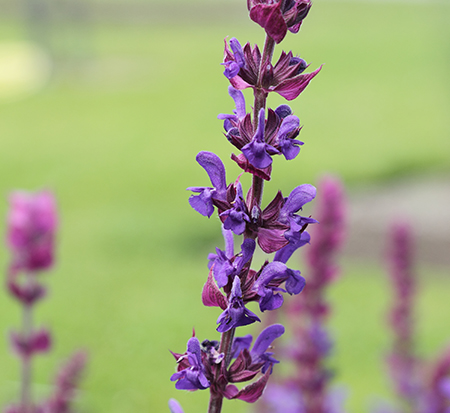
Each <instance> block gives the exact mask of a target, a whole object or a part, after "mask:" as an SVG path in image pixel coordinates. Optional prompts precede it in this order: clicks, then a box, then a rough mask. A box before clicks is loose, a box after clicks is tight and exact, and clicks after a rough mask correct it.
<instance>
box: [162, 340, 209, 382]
mask: <svg viewBox="0 0 450 413" xmlns="http://www.w3.org/2000/svg"><path fill="white" fill-rule="evenodd" d="M185 357H187V360H188V363H189V366H188V367H186V368H184V369H182V370H180V371H178V372H177V373H174V374H172V377H171V378H170V380H171V381H176V382H177V383H176V385H175V387H176V388H177V389H181V390H198V389H200V390H202V389H207V388H208V387H209V386H210V383H209V381H208V379H207V378H206V376H205V368H204V366H203V364H202V354H201V349H200V342H199V341H198V339H197V338H196V337H192V338H190V339H189V341H188V343H187V351H186V356H185Z"/></svg>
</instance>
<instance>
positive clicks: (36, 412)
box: [5, 191, 86, 413]
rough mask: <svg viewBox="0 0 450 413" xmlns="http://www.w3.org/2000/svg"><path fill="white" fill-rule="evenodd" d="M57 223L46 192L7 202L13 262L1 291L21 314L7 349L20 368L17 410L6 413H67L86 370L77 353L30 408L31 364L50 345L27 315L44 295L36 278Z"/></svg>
mask: <svg viewBox="0 0 450 413" xmlns="http://www.w3.org/2000/svg"><path fill="white" fill-rule="evenodd" d="M57 222H58V219H57V211H56V202H55V198H54V196H53V194H52V193H51V192H48V191H42V192H36V193H28V192H14V193H13V194H12V195H11V196H10V209H9V214H8V223H7V224H8V232H7V245H8V247H9V248H10V250H11V255H12V259H11V263H10V265H9V268H8V274H7V283H6V285H7V288H8V291H9V293H10V295H11V296H12V297H13V298H14V299H15V300H17V301H18V302H19V303H20V304H21V306H22V308H23V325H22V328H21V330H20V331H12V332H11V344H12V349H13V351H14V353H16V354H17V355H18V357H19V358H20V360H21V363H22V369H21V370H22V377H21V396H20V401H19V403H18V404H13V405H10V406H8V407H7V408H6V410H5V412H7V413H67V412H69V411H70V403H71V401H72V399H73V397H74V393H75V387H76V384H77V381H78V378H79V375H80V373H81V370H82V369H83V367H84V364H85V359H86V355H85V354H84V353H76V354H75V355H74V356H73V357H72V359H71V360H69V362H68V363H67V364H66V366H64V367H63V369H62V370H61V372H60V373H59V375H58V377H57V380H56V383H55V392H54V394H53V395H52V396H51V397H50V398H49V399H48V400H47V401H43V402H42V403H40V404H35V403H33V400H32V394H31V393H32V392H31V362H32V358H33V356H34V355H36V354H38V353H45V352H47V351H49V350H50V347H51V341H52V340H51V335H50V332H49V331H48V330H47V329H46V328H40V329H36V328H35V327H34V326H33V323H32V321H33V317H32V315H33V310H34V306H35V304H36V303H37V302H38V301H40V300H41V299H42V298H44V296H45V293H46V288H45V287H44V285H42V282H41V277H42V276H41V274H40V273H41V272H42V271H46V270H49V269H50V268H51V267H52V265H53V262H54V244H55V234H56V229H57Z"/></svg>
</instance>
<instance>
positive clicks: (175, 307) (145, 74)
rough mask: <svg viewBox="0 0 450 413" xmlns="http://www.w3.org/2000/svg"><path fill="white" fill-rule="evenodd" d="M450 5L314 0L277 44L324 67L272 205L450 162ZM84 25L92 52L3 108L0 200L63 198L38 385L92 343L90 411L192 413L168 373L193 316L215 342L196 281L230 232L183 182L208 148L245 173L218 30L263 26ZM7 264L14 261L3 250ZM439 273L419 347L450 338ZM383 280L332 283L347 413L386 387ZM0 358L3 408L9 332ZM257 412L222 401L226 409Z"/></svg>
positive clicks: (41, 316)
mask: <svg viewBox="0 0 450 413" xmlns="http://www.w3.org/2000/svg"><path fill="white" fill-rule="evenodd" d="M242 11H243V12H245V7H244V8H242ZM449 12H450V8H449V6H448V5H444V4H441V5H438V4H434V5H433V4H429V5H421V4H409V5H408V4H390V3H385V2H382V3H379V4H376V3H350V2H337V1H336V2H323V3H322V2H320V1H317V2H316V3H315V5H314V8H313V10H312V12H311V14H310V16H309V17H308V19H307V22H306V23H305V25H304V27H303V28H302V31H301V33H300V34H299V35H297V36H292V35H291V36H289V38H288V40H287V41H286V42H285V43H284V44H283V47H284V48H285V49H292V50H293V51H294V53H299V54H301V56H302V57H304V58H305V59H306V60H307V61H308V62H311V67H312V68H315V67H317V66H318V65H320V64H321V63H325V66H324V69H323V71H322V72H321V74H320V75H319V76H318V77H317V78H316V79H315V80H314V81H313V82H312V84H311V85H310V86H309V87H308V89H307V90H306V91H305V92H304V94H302V95H301V97H300V98H299V99H298V100H297V101H295V102H293V103H292V105H291V106H292V107H293V108H294V110H295V113H296V114H297V115H298V116H299V117H300V119H301V122H302V124H304V125H305V126H304V128H303V130H302V133H301V139H302V140H303V141H304V142H305V145H304V147H303V149H302V151H301V154H300V157H299V158H298V159H297V160H296V161H293V162H282V161H281V160H280V159H277V160H276V162H275V168H274V175H273V182H271V183H269V184H267V185H266V199H270V198H271V197H272V196H273V195H274V193H275V192H276V191H277V190H278V189H279V188H280V189H282V190H283V191H284V192H285V193H288V192H289V191H290V190H291V189H292V188H293V187H294V186H296V185H298V184H300V183H303V182H311V183H314V182H315V181H316V179H317V177H318V175H320V174H321V173H323V172H324V171H330V172H334V173H338V174H340V175H341V176H342V177H343V178H344V180H345V181H346V182H347V183H349V184H352V183H355V182H359V183H360V182H371V181H375V180H383V179H387V178H389V177H392V176H397V175H398V174H406V173H410V172H420V171H423V170H436V171H448V170H449V167H450V159H449V156H448V154H449V153H450V140H449V129H450V127H449V124H448V117H447V116H448V113H449V112H450V102H449V95H450V93H449V92H450V81H449V80H448V68H449V61H448V59H449V43H448V39H449V38H450V26H448V19H447V18H446V17H445V16H447V17H448V15H449ZM91 29H92V32H91V35H90V36H91V38H90V39H91V41H92V44H91V46H92V52H93V57H92V60H91V61H90V62H88V63H86V64H84V65H83V66H82V67H81V68H79V70H78V72H76V73H73V72H72V73H70V74H67V73H66V74H65V75H60V76H58V77H57V78H56V81H54V82H53V83H52V84H51V85H49V87H48V88H47V89H46V90H44V91H43V92H41V93H40V94H39V95H35V96H34V97H32V98H28V99H26V100H20V101H16V102H4V103H3V104H1V106H0V134H1V139H2V150H1V152H0V193H2V194H3V195H4V196H5V197H6V196H7V193H8V192H9V191H11V190H12V189H14V188H24V189H37V188H41V187H49V188H52V189H54V190H55V192H56V195H57V197H58V200H59V204H60V209H61V231H60V247H59V253H58V257H59V260H58V261H59V263H58V266H57V268H56V269H55V270H54V271H53V273H52V274H51V275H50V276H48V277H47V276H46V278H47V279H48V284H49V286H50V289H51V294H50V299H49V300H48V301H46V302H45V303H43V304H42V305H41V306H40V307H39V310H38V312H37V315H36V320H39V322H40V323H43V324H46V325H49V326H51V328H52V331H53V333H54V337H55V350H54V352H53V353H52V354H51V356H50V357H40V358H39V360H38V361H37V362H36V381H37V382H38V383H41V384H38V385H37V386H36V392H37V393H38V394H45V393H46V392H47V391H48V387H46V385H44V384H43V383H48V382H49V375H50V374H51V372H52V371H54V370H55V368H56V365H57V361H58V360H61V359H62V358H63V357H65V356H67V355H68V354H69V353H70V352H71V351H72V350H74V349H75V348H77V347H78V346H84V347H85V348H87V349H88V350H89V352H90V354H91V360H90V364H89V370H88V374H87V376H86V380H85V381H84V383H83V393H82V399H81V401H80V406H82V408H83V411H86V412H108V413H119V412H124V411H148V412H163V411H167V408H166V403H167V399H168V398H169V397H176V398H178V399H179V400H180V401H181V402H182V404H183V405H184V406H185V408H186V411H187V413H188V412H193V411H204V410H205V409H206V407H205V406H206V398H207V392H196V393H193V394H183V393H182V392H177V391H175V389H174V386H173V384H172V383H170V382H169V380H168V378H169V377H170V375H171V373H172V372H173V370H174V363H173V359H172V357H171V356H170V353H169V352H168V349H169V348H170V349H172V350H174V351H184V348H185V343H186V341H187V338H188V337H189V335H190V333H191V329H192V327H193V326H195V328H196V331H197V334H198V336H199V337H200V338H206V337H208V338H210V339H213V338H216V334H214V332H213V326H214V324H215V320H216V318H217V315H218V311H216V310H215V309H205V308H203V307H202V305H201V303H200V291H201V286H202V284H203V282H204V280H205V277H206V271H205V268H206V262H205V261H206V259H205V257H206V254H207V253H208V252H210V251H212V250H213V248H214V247H215V246H216V245H219V244H218V243H220V242H221V241H220V237H219V234H220V231H219V225H218V222H217V219H215V218H214V219H211V220H207V219H204V218H202V217H201V216H199V215H198V214H196V213H195V212H194V211H193V210H191V208H190V207H189V205H188V203H187V197H188V194H187V193H186V191H185V188H186V187H188V186H192V185H205V184H207V177H206V175H205V173H204V171H203V170H202V169H201V168H200V167H199V166H198V165H196V163H195V155H196V153H197V152H198V151H200V150H211V151H214V152H215V153H217V154H219V155H220V156H221V157H222V158H223V159H224V162H225V164H226V166H227V171H228V176H229V180H231V179H234V177H235V176H236V175H237V174H238V173H239V171H238V169H237V167H236V166H235V165H233V164H232V163H231V161H230V160H227V156H228V154H229V153H230V150H231V147H230V146H229V145H228V143H227V142H226V139H224V137H223V135H222V133H221V123H220V122H219V121H218V120H217V119H216V116H217V114H218V113H221V112H222V113H224V112H225V113H230V111H231V110H232V107H233V105H232V101H231V99H230V98H229V97H228V96H227V93H226V88H227V82H226V79H224V77H223V76H222V74H221V71H222V68H221V66H220V65H219V63H220V61H221V58H222V47H223V38H224V37H225V36H227V35H230V36H236V37H237V38H238V39H239V40H240V41H241V42H242V43H244V42H245V41H246V40H249V41H251V42H252V43H254V42H261V41H262V31H261V30H260V29H259V28H258V27H256V26H255V25H254V24H252V23H250V22H244V24H243V23H242V21H241V20H236V21H234V20H231V19H225V18H221V16H218V18H217V21H206V22H204V24H201V25H199V24H189V22H183V23H180V22H179V21H177V22H175V23H172V24H171V23H170V20H169V19H168V21H166V22H163V23H161V24H158V25H155V24H152V25H149V26H144V25H139V26H130V25H112V24H109V25H107V24H102V25H99V26H93V27H91ZM20 36H22V34H21V27H20V25H19V23H18V22H16V23H14V22H6V21H4V22H2V23H1V24H0V40H5V41H6V40H14V39H17V38H18V37H20ZM247 96H248V97H249V99H250V95H249V94H247ZM281 102H282V100H281V99H278V98H276V97H274V98H273V99H272V100H271V101H270V102H269V103H270V105H271V106H276V105H277V104H279V103H281ZM5 213H6V204H5V203H2V204H1V207H0V215H1V216H4V215H5ZM2 228H3V227H2ZM0 260H1V265H2V267H3V268H4V267H5V266H6V265H7V253H6V252H4V253H3V254H1V256H0ZM437 272H438V271H431V272H430V271H423V274H424V275H426V278H425V279H424V280H423V292H424V294H423V296H422V298H421V300H422V301H421V304H420V305H421V311H422V310H423V313H422V314H421V318H420V319H419V321H420V343H419V344H420V349H421V352H423V353H424V354H428V353H429V352H430V351H434V350H436V349H437V348H439V347H440V346H441V345H442V344H443V342H444V341H445V339H446V337H449V336H450V334H449V333H450V332H447V331H445V329H443V328H442V326H445V325H448V323H446V322H443V319H442V317H444V318H445V320H447V321H448V320H449V318H450V310H449V309H445V308H443V305H442V303H443V302H446V301H447V300H446V296H447V292H448V291H449V288H450V280H448V279H446V278H444V277H443V276H442V274H437ZM385 285H386V283H385V277H384V275H383V273H382V270H381V268H377V267H375V266H374V267H373V268H367V267H366V268H360V267H358V266H355V265H354V264H351V263H346V266H345V270H344V275H343V277H342V279H341V280H340V281H339V283H337V284H336V286H335V287H334V289H333V291H332V294H331V296H332V299H333V306H334V307H335V308H336V315H335V317H334V319H333V320H332V321H331V323H332V328H333V330H334V331H335V335H336V338H337V356H336V358H335V360H334V362H333V364H334V366H335V367H336V369H337V372H338V377H339V381H342V382H346V383H347V384H348V385H349V386H350V387H351V395H350V402H349V403H350V404H349V406H350V407H351V409H352V410H351V411H352V412H361V411H364V410H365V406H366V402H367V399H368V397H370V395H376V394H384V395H386V394H388V391H387V389H388V385H387V383H386V382H385V378H384V376H383V375H382V370H383V369H382V366H381V364H380V363H381V359H382V354H383V350H384V349H386V346H387V343H388V339H387V337H386V336H385V335H384V331H383V328H384V327H383V325H382V323H383V313H384V311H385V308H386V302H387V298H388V293H387V292H386V287H385ZM421 292H422V291H421ZM0 311H1V314H2V318H1V321H0V323H1V327H0V328H1V331H4V332H7V331H8V330H9V329H10V327H11V326H14V325H18V323H19V320H20V315H19V311H18V308H17V306H16V305H15V303H12V301H11V300H10V299H9V298H7V297H6V294H5V293H4V294H3V299H2V300H0ZM0 364H1V366H2V369H1V371H0V382H1V383H2V386H1V387H0V403H3V404H4V403H6V402H7V401H9V400H11V399H13V398H14V397H15V395H16V390H17V386H18V383H17V377H18V375H17V371H18V368H17V361H16V360H15V359H13V358H12V357H11V356H10V355H9V352H8V347H7V345H6V343H5V342H4V340H1V341H0ZM246 407H247V406H246V405H245V404H244V403H238V402H229V403H226V406H225V409H224V412H231V410H232V409H233V411H235V412H239V411H244V410H245V409H246Z"/></svg>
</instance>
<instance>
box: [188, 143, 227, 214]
mask: <svg viewBox="0 0 450 413" xmlns="http://www.w3.org/2000/svg"><path fill="white" fill-rule="evenodd" d="M196 159H197V162H198V163H199V164H200V165H201V166H202V167H203V169H204V170H205V171H206V173H207V174H208V176H209V179H210V180H211V184H212V187H190V188H187V189H188V190H189V191H192V192H198V193H199V195H191V197H190V198H189V204H190V205H191V207H192V208H194V209H195V210H196V211H197V212H199V213H200V214H202V215H204V216H207V217H208V218H209V217H210V216H211V215H212V214H213V212H214V200H222V201H226V193H227V184H226V178H225V167H224V166H223V163H222V161H221V160H220V158H219V157H218V156H217V155H215V154H214V153H212V152H200V153H199V154H198V155H197V158H196Z"/></svg>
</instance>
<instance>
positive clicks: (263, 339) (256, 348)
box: [250, 324, 284, 374]
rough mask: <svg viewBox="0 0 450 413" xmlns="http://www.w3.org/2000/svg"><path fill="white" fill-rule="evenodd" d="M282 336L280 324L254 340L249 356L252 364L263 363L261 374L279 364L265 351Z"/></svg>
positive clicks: (264, 331)
mask: <svg viewBox="0 0 450 413" xmlns="http://www.w3.org/2000/svg"><path fill="white" fill-rule="evenodd" d="M283 334H284V327H283V326H282V325H281V324H273V325H271V326H269V327H267V328H265V329H264V330H263V331H261V333H260V334H259V336H258V338H257V339H256V340H255V344H253V348H252V350H251V352H250V355H251V356H252V363H255V364H256V363H264V366H263V368H262V373H263V374H264V373H265V372H266V371H267V370H268V369H269V368H270V369H271V368H272V366H273V365H274V364H276V363H279V361H278V360H276V359H274V358H273V357H271V356H272V354H273V353H268V352H266V350H267V349H268V348H269V347H270V345H271V344H272V342H273V341H274V340H275V339H276V338H278V337H281V336H282V335H283Z"/></svg>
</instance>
